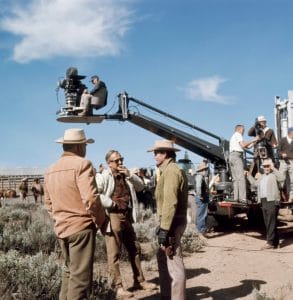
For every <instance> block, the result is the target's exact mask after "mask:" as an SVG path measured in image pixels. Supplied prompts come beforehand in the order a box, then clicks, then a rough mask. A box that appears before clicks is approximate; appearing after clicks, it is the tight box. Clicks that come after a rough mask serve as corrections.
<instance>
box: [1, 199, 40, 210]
mask: <svg viewBox="0 0 293 300" xmlns="http://www.w3.org/2000/svg"><path fill="white" fill-rule="evenodd" d="M6 203H8V207H10V208H11V209H20V210H28V211H34V210H37V209H38V208H39V205H38V204H37V203H33V202H23V201H20V200H16V201H12V202H10V203H9V202H8V201H7V202H6Z"/></svg>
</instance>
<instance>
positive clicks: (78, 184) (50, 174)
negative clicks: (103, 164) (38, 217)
mask: <svg viewBox="0 0 293 300" xmlns="http://www.w3.org/2000/svg"><path fill="white" fill-rule="evenodd" d="M44 183H45V184H44V191H45V206H46V208H47V210H48V212H49V214H50V215H51V217H52V218H53V219H54V221H55V233H56V235H57V237H59V238H65V237H68V236H70V235H72V234H74V233H76V232H79V231H81V230H84V229H86V228H87V227H89V226H90V225H92V224H93V223H94V224H96V226H97V227H101V226H102V224H103V222H104V220H105V211H104V208H103V206H102V205H101V201H100V195H99V194H98V190H97V185H96V180H95V171H94V168H93V165H92V163H91V162H90V161H89V160H87V159H85V158H83V157H80V156H78V155H76V154H74V153H70V152H64V154H63V155H62V156H61V157H60V159H59V160H58V161H57V162H56V163H54V164H53V165H51V166H50V167H49V169H48V170H47V172H46V173H45V182H44Z"/></svg>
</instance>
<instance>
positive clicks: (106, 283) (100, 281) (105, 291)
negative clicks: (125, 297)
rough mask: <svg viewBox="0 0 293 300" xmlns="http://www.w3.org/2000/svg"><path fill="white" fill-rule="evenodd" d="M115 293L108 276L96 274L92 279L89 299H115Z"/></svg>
mask: <svg viewBox="0 0 293 300" xmlns="http://www.w3.org/2000/svg"><path fill="white" fill-rule="evenodd" d="M115 295H116V293H115V291H114V287H113V285H112V282H111V281H110V280H109V279H108V277H103V276H97V277H96V278H95V279H94V281H93V285H92V292H91V295H90V300H97V299H98V300H108V299H116V297H115Z"/></svg>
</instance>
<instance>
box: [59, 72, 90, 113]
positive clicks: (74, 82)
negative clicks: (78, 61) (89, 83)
mask: <svg viewBox="0 0 293 300" xmlns="http://www.w3.org/2000/svg"><path fill="white" fill-rule="evenodd" d="M75 77H76V76H71V77H69V78H65V79H63V80H60V81H59V83H58V87H60V88H62V89H64V95H65V103H66V107H67V108H69V107H76V106H79V104H80V98H81V95H82V93H83V91H84V89H86V86H85V85H84V84H83V83H82V82H81V81H80V77H83V78H85V76H78V78H75Z"/></svg>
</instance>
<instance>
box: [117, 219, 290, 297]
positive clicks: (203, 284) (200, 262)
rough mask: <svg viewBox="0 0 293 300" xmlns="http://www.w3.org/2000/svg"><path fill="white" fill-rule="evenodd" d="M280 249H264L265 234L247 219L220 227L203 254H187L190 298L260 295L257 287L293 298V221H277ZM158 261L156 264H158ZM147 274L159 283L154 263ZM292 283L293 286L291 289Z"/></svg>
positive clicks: (139, 294)
mask: <svg viewBox="0 0 293 300" xmlns="http://www.w3.org/2000/svg"><path fill="white" fill-rule="evenodd" d="M278 228H279V232H280V239H281V248H280V249H274V250H265V251H263V250H260V248H261V247H262V246H263V245H264V243H265V238H264V233H263V232H262V230H261V229H260V228H259V227H258V228H251V227H249V226H248V225H247V223H246V221H245V220H240V222H235V224H233V225H230V226H229V227H228V228H227V227H225V228H224V229H221V228H218V230H216V231H215V232H213V233H212V234H211V235H210V237H209V238H208V239H207V241H206V246H204V247H203V248H202V250H201V251H200V252H197V253H194V254H192V255H188V256H185V257H184V263H185V267H186V274H187V286H186V295H187V300H193V299H215V300H233V299H259V298H256V297H254V294H255V289H258V290H260V291H261V293H262V294H266V295H267V296H270V297H274V299H278V300H280V299H282V300H285V299H286V300H289V299H293V293H292V291H290V290H291V289H293V235H292V232H293V222H283V221H280V222H279V227H278ZM154 265H155V264H154ZM122 268H123V271H122V272H123V274H125V276H124V280H125V285H126V286H131V281H132V280H131V279H132V278H131V277H132V276H131V270H130V268H129V266H128V264H125V265H124V266H123V267H122ZM145 277H146V279H147V280H149V281H151V282H155V283H158V273H157V270H156V267H154V268H153V269H152V270H151V271H149V270H148V271H145ZM291 286H292V288H291ZM132 299H144V300H157V299H160V297H159V292H158V291H157V292H144V291H138V292H136V294H135V298H132Z"/></svg>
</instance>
